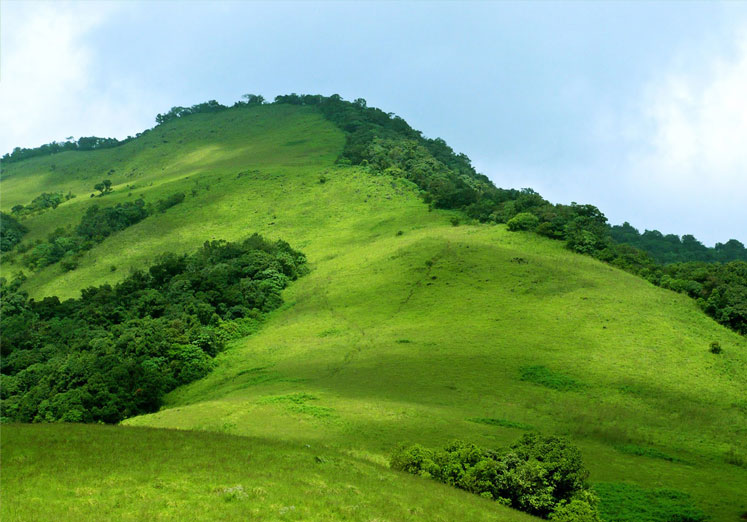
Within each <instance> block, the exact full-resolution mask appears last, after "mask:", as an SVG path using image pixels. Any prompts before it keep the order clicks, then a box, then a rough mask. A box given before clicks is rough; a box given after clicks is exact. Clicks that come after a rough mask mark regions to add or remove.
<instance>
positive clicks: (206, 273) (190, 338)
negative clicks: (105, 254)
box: [0, 234, 306, 422]
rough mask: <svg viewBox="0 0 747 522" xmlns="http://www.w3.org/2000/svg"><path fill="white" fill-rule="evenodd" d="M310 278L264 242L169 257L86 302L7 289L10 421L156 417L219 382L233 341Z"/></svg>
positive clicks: (296, 255) (218, 244)
mask: <svg viewBox="0 0 747 522" xmlns="http://www.w3.org/2000/svg"><path fill="white" fill-rule="evenodd" d="M305 270H306V268H305V257H304V255H303V254H301V253H300V252H297V251H295V250H293V249H292V248H291V247H290V246H289V245H288V244H287V243H286V242H284V241H277V242H274V243H271V242H268V241H266V240H264V239H263V238H262V237H260V236H258V235H256V234H255V235H253V236H252V237H250V238H249V239H247V240H245V241H244V242H242V243H227V242H225V241H212V242H206V243H205V244H204V246H203V247H202V248H201V249H200V250H199V251H197V252H196V253H194V254H191V255H177V254H164V255H162V256H161V257H160V258H159V259H158V260H157V262H156V263H155V264H153V265H152V266H151V267H150V268H149V269H148V270H147V271H136V272H134V273H132V274H131V275H130V276H129V277H127V278H126V279H124V280H123V281H121V282H120V283H118V284H117V285H115V286H113V287H112V286H110V285H103V286H100V287H97V288H88V289H86V290H83V291H82V293H81V297H80V298H79V299H70V300H67V301H62V302H61V301H60V300H59V299H58V298H57V297H47V298H44V299H43V300H42V301H34V300H33V299H31V300H29V299H28V296H27V295H26V294H25V293H24V292H22V291H20V290H19V285H20V282H19V281H14V282H12V283H7V282H6V281H5V280H4V279H0V282H1V283H2V300H1V301H0V327H1V328H2V332H3V336H2V339H0V355H2V375H1V376H0V379H1V382H0V393H1V395H0V399H2V418H3V419H4V420H12V421H17V422H44V421H74V422H98V421H102V422H118V421H120V420H122V419H123V418H125V417H129V416H132V415H138V414H142V413H147V412H152V411H155V410H156V409H158V407H159V406H160V403H161V398H162V397H163V395H164V394H165V393H166V392H168V391H170V390H172V389H173V388H175V387H176V386H178V385H181V384H186V383H188V382H191V381H193V380H195V379H198V378H200V377H202V376H204V375H205V374H206V373H207V372H208V371H209V370H210V368H211V366H212V358H213V357H214V356H215V355H216V353H217V352H218V351H219V350H220V349H221V348H222V346H223V344H224V342H225V340H226V335H227V332H236V331H239V332H240V333H241V334H246V333H247V328H249V329H251V328H253V327H254V326H255V325H256V323H257V321H259V320H260V319H261V317H262V314H264V313H266V312H269V311H271V310H274V309H275V308H277V307H278V306H280V305H281V304H282V299H281V297H280V292H281V291H282V290H283V288H285V287H286V286H287V285H288V283H289V282H290V281H292V280H294V279H296V278H297V277H299V276H300V275H302V274H303V273H304V272H305ZM227 322H228V323H227ZM236 322H238V325H236V324H234V323H236Z"/></svg>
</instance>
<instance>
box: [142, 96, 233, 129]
mask: <svg viewBox="0 0 747 522" xmlns="http://www.w3.org/2000/svg"><path fill="white" fill-rule="evenodd" d="M226 109H228V107H226V106H225V105H221V104H220V103H218V102H217V101H215V100H210V101H206V102H203V103H198V104H196V105H192V106H191V107H172V108H171V110H170V111H169V112H167V113H165V114H157V115H156V124H157V125H162V124H164V123H168V122H170V121H174V120H176V119H178V118H183V117H184V116H189V115H191V114H199V113H212V112H220V111H224V110H226Z"/></svg>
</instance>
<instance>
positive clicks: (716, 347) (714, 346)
mask: <svg viewBox="0 0 747 522" xmlns="http://www.w3.org/2000/svg"><path fill="white" fill-rule="evenodd" d="M710 351H711V353H715V354H717V355H718V354H720V353H721V352H723V351H724V350H723V348H721V343H720V342H718V341H713V342H712V343H711V350H710Z"/></svg>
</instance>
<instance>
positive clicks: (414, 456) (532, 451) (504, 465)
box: [390, 434, 599, 522]
mask: <svg viewBox="0 0 747 522" xmlns="http://www.w3.org/2000/svg"><path fill="white" fill-rule="evenodd" d="M390 465H391V467H392V468H393V469H396V470H401V471H406V472H408V473H412V474H415V475H419V476H421V477H426V478H432V479H434V480H438V481H439V482H443V483H445V484H449V485H452V486H454V487H457V488H460V489H464V490H466V491H469V492H471V493H475V494H477V495H480V496H483V497H486V498H492V499H494V500H496V501H498V502H500V503H502V504H505V505H507V506H511V507H513V508H515V509H519V510H522V511H525V512H527V513H531V514H533V515H537V516H540V517H544V518H547V517H548V516H551V517H553V516H554V517H555V518H553V520H558V521H564V522H572V521H576V522H598V520H599V519H598V515H597V508H596V502H597V501H596V496H595V495H594V493H592V492H591V490H590V489H589V486H588V484H587V482H586V479H587V478H588V471H587V470H586V469H585V468H584V467H583V463H582V461H581V454H580V452H579V451H578V449H576V448H575V447H574V446H572V445H571V444H570V443H569V442H568V441H567V440H566V439H563V438H560V437H544V436H542V435H538V434H530V435H525V436H524V437H523V438H522V439H521V440H520V441H519V442H517V443H516V444H514V445H513V446H511V447H510V448H507V449H503V450H495V451H493V450H487V449H484V448H480V447H478V446H475V445H474V444H470V443H466V442H463V441H454V442H452V443H451V444H449V445H447V446H446V447H445V448H444V449H441V450H431V449H428V448H423V447H422V446H419V445H414V446H410V447H400V448H399V449H398V450H397V451H395V452H394V454H393V455H392V458H391V461H390Z"/></svg>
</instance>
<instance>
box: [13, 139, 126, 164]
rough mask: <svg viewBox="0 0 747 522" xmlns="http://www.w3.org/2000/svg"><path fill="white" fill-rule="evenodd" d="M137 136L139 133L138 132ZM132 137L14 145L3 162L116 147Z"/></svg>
mask: <svg viewBox="0 0 747 522" xmlns="http://www.w3.org/2000/svg"><path fill="white" fill-rule="evenodd" d="M138 136H139V134H138ZM131 139H132V137H128V138H127V139H124V140H118V139H116V138H99V137H97V136H87V137H82V138H80V139H78V140H77V141H74V140H72V139H69V140H68V141H53V142H52V143H46V144H44V145H41V146H39V147H34V148H31V149H27V148H21V147H16V148H15V149H13V152H10V153H7V154H5V155H3V157H2V162H3V163H13V162H15V161H21V160H25V159H29V158H36V157H38V156H49V155H50V154H56V153H58V152H67V151H73V150H98V149H110V148H112V147H118V146H119V145H122V144H123V143H126V142H128V141H130V140H131Z"/></svg>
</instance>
